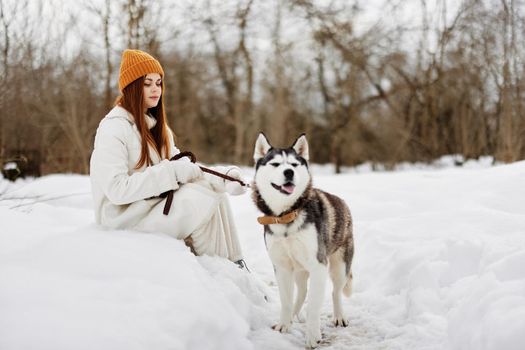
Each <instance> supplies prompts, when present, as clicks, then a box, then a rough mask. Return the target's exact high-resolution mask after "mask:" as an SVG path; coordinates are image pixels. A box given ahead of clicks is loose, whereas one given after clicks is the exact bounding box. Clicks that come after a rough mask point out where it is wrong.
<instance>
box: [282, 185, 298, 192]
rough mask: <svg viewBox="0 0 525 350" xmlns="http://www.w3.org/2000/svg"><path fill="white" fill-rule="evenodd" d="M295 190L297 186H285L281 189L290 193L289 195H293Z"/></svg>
mask: <svg viewBox="0 0 525 350" xmlns="http://www.w3.org/2000/svg"><path fill="white" fill-rule="evenodd" d="M294 188H295V186H294V185H292V184H287V185H283V186H282V187H281V189H282V190H283V191H284V192H286V193H288V194H291V193H292V192H293V190H294Z"/></svg>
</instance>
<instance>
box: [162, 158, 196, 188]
mask: <svg viewBox="0 0 525 350" xmlns="http://www.w3.org/2000/svg"><path fill="white" fill-rule="evenodd" d="M170 165H171V166H172V168H173V171H174V172H175V177H176V178H177V182H179V183H187V182H191V181H193V180H195V179H198V178H200V177H202V170H201V168H200V167H199V166H198V165H197V164H195V163H192V162H189V161H187V160H185V159H181V160H175V161H172V162H170Z"/></svg>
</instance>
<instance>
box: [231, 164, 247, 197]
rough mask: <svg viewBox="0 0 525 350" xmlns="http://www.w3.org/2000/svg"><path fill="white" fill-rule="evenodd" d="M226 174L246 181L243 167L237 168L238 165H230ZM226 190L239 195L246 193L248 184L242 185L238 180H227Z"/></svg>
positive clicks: (233, 194)
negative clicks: (243, 175)
mask: <svg viewBox="0 0 525 350" xmlns="http://www.w3.org/2000/svg"><path fill="white" fill-rule="evenodd" d="M226 175H228V176H231V177H233V178H234V179H238V180H241V181H242V182H245V181H244V179H243V178H242V174H241V169H239V168H237V167H236V166H234V167H230V169H229V170H228V171H227V172H226ZM226 192H228V193H229V194H231V195H232V196H239V195H241V194H244V193H246V186H243V185H241V184H240V183H238V182H237V181H228V180H226Z"/></svg>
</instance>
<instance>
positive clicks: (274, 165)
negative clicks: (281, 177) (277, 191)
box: [270, 163, 279, 168]
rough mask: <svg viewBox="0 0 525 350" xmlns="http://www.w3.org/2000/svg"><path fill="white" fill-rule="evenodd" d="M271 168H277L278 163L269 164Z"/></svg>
mask: <svg viewBox="0 0 525 350" xmlns="http://www.w3.org/2000/svg"><path fill="white" fill-rule="evenodd" d="M270 165H271V166H273V167H274V168H277V167H278V166H279V163H270Z"/></svg>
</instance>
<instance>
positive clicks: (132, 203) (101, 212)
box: [90, 106, 241, 258]
mask: <svg viewBox="0 0 525 350" xmlns="http://www.w3.org/2000/svg"><path fill="white" fill-rule="evenodd" d="M147 118H148V120H147V123H148V126H149V127H150V129H151V128H152V127H153V126H155V124H156V120H155V119H154V118H153V117H150V116H147ZM140 147H141V137H140V134H139V132H138V129H137V127H136V125H135V122H134V119H133V116H132V115H131V114H130V113H128V112H127V111H126V110H125V109H124V108H122V107H119V106H116V107H114V108H113V109H112V110H111V111H110V112H109V113H108V114H107V115H106V116H105V117H104V118H103V119H102V121H101V122H100V124H99V126H98V129H97V133H96V136H95V144H94V149H93V153H92V155H91V161H90V179H91V188H92V192H93V200H94V206H95V221H96V222H97V223H98V224H100V225H102V226H106V227H109V228H113V229H135V230H139V231H145V232H161V233H165V234H168V235H170V236H173V237H175V238H179V239H184V238H186V237H187V236H189V235H190V234H192V233H195V234H196V235H197V233H198V235H199V236H200V237H202V238H203V240H209V239H210V238H209V237H210V236H215V235H217V234H220V233H221V229H222V228H218V227H217V222H222V221H225V222H226V223H227V226H226V230H227V231H232V230H233V231H235V228H234V226H233V222H231V221H232V220H231V213H230V214H228V213H229V207H228V203H227V198H226V195H225V194H224V193H217V192H215V191H214V190H213V187H212V186H211V185H210V184H209V183H207V181H205V180H204V179H201V180H199V181H198V182H196V183H187V184H183V185H179V184H178V183H177V179H176V176H175V171H174V169H173V168H172V166H171V165H172V164H170V161H169V160H167V159H164V160H161V159H160V157H159V155H158V154H157V152H156V151H154V150H151V149H150V157H151V159H152V162H153V165H150V166H143V167H141V168H140V169H135V165H136V164H137V161H138V159H139V157H140V150H141V148H140ZM177 153H179V150H178V149H177V148H176V147H175V145H174V142H173V138H172V137H170V154H169V158H171V157H172V156H173V155H175V154H177ZM188 161H189V160H188ZM168 190H176V191H175V193H174V196H173V202H172V205H171V210H170V212H169V215H164V214H163V209H164V204H165V202H166V201H165V199H163V198H159V197H158V196H159V195H160V194H161V193H163V192H165V191H168ZM221 204H222V206H223V208H219V207H220V206H221ZM221 213H223V214H222V218H221V217H220V216H221ZM224 213H226V214H228V215H226V217H225V214H224ZM216 216H219V217H217V218H216V219H215V221H216V222H215V223H211V221H213V220H212V218H214V217H216ZM228 221H229V222H228ZM210 230H214V231H215V232H206V231H210ZM222 230H223V229H222ZM226 234H227V235H230V234H232V232H226ZM233 234H234V237H233V238H234V240H235V241H236V240H237V237H236V233H235V232H233ZM192 238H193V236H192ZM194 239H195V238H194ZM197 239H198V237H197ZM221 240H222V241H224V239H223V238H221ZM229 240H231V237H227V238H226V241H229ZM197 243H198V242H197ZM234 243H235V244H236V247H234V248H235V249H234V250H238V251H236V252H234V253H232V252H231V251H230V252H229V253H228V252H226V253H224V252H223V253H221V252H217V251H215V252H214V251H213V250H214V249H215V250H217V248H216V247H215V248H214V247H210V248H209V249H208V251H204V253H210V254H212V255H215V254H217V255H223V256H225V257H230V258H232V256H231V255H232V254H234V255H236V256H235V257H233V258H240V257H239V256H241V253H240V248H238V243H237V242H234ZM214 245H215V246H219V244H217V243H214ZM203 249H204V248H203ZM230 250H231V249H230ZM214 253H215V254H214ZM228 255H229V256H228Z"/></svg>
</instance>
